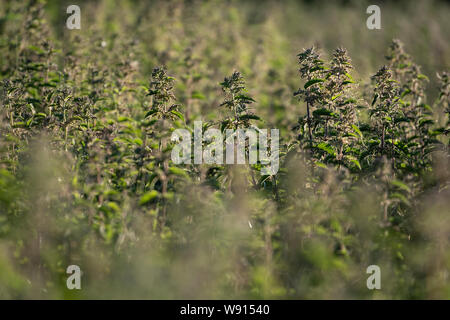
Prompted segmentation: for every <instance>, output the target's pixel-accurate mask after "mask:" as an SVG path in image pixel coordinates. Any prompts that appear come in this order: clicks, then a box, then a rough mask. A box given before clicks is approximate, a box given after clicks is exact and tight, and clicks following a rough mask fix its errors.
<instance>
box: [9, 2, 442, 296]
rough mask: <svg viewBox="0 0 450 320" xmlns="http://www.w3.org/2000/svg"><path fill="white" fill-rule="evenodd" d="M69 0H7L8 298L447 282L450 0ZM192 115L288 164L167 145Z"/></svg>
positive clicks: (419, 292)
mask: <svg viewBox="0 0 450 320" xmlns="http://www.w3.org/2000/svg"><path fill="white" fill-rule="evenodd" d="M70 4H73V3H69V2H67V3H65V2H64V1H48V2H46V3H45V2H42V1H20V2H19V1H1V2H0V56H1V57H2V58H1V60H0V80H1V82H0V108H1V109H0V298H3V299H9V298H19V299H25V298H44V299H45V298H50V299H59V298H67V299H80V298H158V299H171V298H178V299H179V298H185V299H193V298H252V299H253V298H254V299H260V298H275V299H283V298H284V299H305V298H319V299H323V298H325V299H328V298H337V299H345V298H357V299H384V298H394V299H399V298H402V299H449V298H450V281H449V267H450V250H449V240H450V239H449V237H450V210H449V208H450V189H449V182H450V172H449V137H448V134H449V131H450V127H449V113H450V108H449V79H448V76H449V74H448V66H449V60H450V47H449V43H450V42H449V35H450V30H449V29H450V24H449V22H448V21H447V20H448V17H449V16H450V6H449V5H448V3H447V2H444V1H403V2H387V3H384V4H383V5H381V14H382V30H368V29H367V28H366V25H365V23H366V19H367V17H368V15H367V14H366V13H365V9H366V8H367V6H368V4H369V3H363V2H361V1H336V2H333V3H331V2H328V1H327V2H325V1H323V2H319V1H317V2H316V1H306V2H300V1H286V2H282V3H280V2H277V1H263V2H260V1H254V2H251V1H249V2H241V1H209V2H200V1H131V0H129V1H108V0H104V1H97V2H91V1H89V2H88V1H79V3H78V5H79V6H80V7H81V16H82V20H81V30H68V29H67V28H66V27H65V22H66V18H67V17H68V15H67V14H66V12H65V10H66V8H67V6H68V5H70ZM396 38H399V39H401V41H399V40H394V41H392V39H396ZM303 48H309V49H303ZM344 48H345V49H344ZM383 66H384V67H383ZM235 71H236V72H235ZM224 78H225V80H224ZM299 88H300V89H299ZM233 90H236V91H233ZM235 93H239V95H236V94H235ZM237 109H239V110H240V111H242V113H240V112H235V111H236V110H237ZM194 120H203V121H204V125H205V127H215V128H222V129H224V128H227V127H231V128H235V127H239V128H246V127H252V126H257V127H259V128H278V129H280V170H279V172H278V173H277V174H276V175H275V176H261V175H260V172H259V171H260V170H261V166H260V165H253V166H248V165H240V166H218V165H207V164H204V165H174V164H173V163H172V162H171V160H170V154H171V148H172V147H173V143H172V142H171V141H170V135H171V132H172V131H173V130H174V129H176V128H190V129H191V130H192V128H193V121H194ZM71 264H76V265H79V266H80V268H81V270H82V271H83V276H82V290H73V291H71V290H68V289H67V288H66V278H67V275H66V273H65V271H66V268H67V266H68V265H71ZM372 264H375V265H379V266H380V267H381V274H382V283H381V285H382V289H381V290H373V291H371V290H368V289H367V287H366V279H367V277H368V276H369V275H367V274H366V268H367V267H368V266H369V265H372Z"/></svg>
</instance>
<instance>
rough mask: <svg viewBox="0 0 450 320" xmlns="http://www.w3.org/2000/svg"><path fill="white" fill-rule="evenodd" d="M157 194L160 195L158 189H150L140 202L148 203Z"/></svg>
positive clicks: (142, 203)
mask: <svg viewBox="0 0 450 320" xmlns="http://www.w3.org/2000/svg"><path fill="white" fill-rule="evenodd" d="M157 196H158V191H156V190H151V191H148V192H146V193H144V195H143V196H142V197H141V199H140V201H139V204H140V205H141V206H142V205H144V204H146V203H148V202H149V201H152V200H153V199H155V198H156V197H157Z"/></svg>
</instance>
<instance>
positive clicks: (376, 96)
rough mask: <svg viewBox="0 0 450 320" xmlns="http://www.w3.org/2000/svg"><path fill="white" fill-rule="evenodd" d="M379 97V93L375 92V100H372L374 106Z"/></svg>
mask: <svg viewBox="0 0 450 320" xmlns="http://www.w3.org/2000/svg"><path fill="white" fill-rule="evenodd" d="M377 99H378V94H375V96H374V97H373V100H372V106H373V105H374V104H375V102H377Z"/></svg>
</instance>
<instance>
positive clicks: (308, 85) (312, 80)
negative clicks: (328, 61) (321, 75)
mask: <svg viewBox="0 0 450 320" xmlns="http://www.w3.org/2000/svg"><path fill="white" fill-rule="evenodd" d="M324 81H325V80H324V79H311V80H309V81H308V82H306V83H305V86H304V88H305V89H307V88H309V87H310V86H312V85H313V84H316V83H320V82H324Z"/></svg>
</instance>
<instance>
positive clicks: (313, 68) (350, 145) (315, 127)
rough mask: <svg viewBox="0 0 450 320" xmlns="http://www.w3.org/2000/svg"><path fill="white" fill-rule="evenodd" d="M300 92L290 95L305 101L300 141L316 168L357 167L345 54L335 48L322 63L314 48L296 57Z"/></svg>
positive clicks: (350, 80)
mask: <svg viewBox="0 0 450 320" xmlns="http://www.w3.org/2000/svg"><path fill="white" fill-rule="evenodd" d="M298 57H299V63H300V70H299V71H300V76H301V77H302V78H303V79H305V81H306V83H305V84H304V87H303V89H299V90H298V91H297V92H295V93H294V96H297V95H298V96H300V98H301V99H302V100H303V101H304V102H306V117H300V119H299V124H298V126H296V127H295V129H300V139H301V140H306V141H308V140H309V141H308V143H307V144H304V146H306V147H308V148H310V150H311V152H312V155H313V157H314V158H315V159H316V165H319V166H324V165H325V164H326V163H329V164H336V165H338V166H341V165H343V166H345V167H348V168H350V169H354V168H359V169H361V165H360V164H359V161H358V155H359V150H358V149H357V148H355V146H356V143H355V142H356V141H357V140H358V139H361V138H362V134H361V131H360V130H359V128H358V126H357V119H356V102H357V100H356V99H355V98H354V96H355V93H354V90H355V87H354V84H355V81H354V80H353V78H352V76H351V75H350V71H351V69H352V65H351V60H350V58H349V57H348V54H347V51H346V50H345V49H343V48H337V49H336V50H335V52H334V53H333V58H332V60H331V61H330V62H329V63H328V64H326V63H325V62H324V61H323V60H321V59H320V55H319V54H318V53H317V52H316V50H315V48H314V47H313V48H309V49H306V50H304V51H303V52H302V53H300V54H299V55H298Z"/></svg>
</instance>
